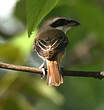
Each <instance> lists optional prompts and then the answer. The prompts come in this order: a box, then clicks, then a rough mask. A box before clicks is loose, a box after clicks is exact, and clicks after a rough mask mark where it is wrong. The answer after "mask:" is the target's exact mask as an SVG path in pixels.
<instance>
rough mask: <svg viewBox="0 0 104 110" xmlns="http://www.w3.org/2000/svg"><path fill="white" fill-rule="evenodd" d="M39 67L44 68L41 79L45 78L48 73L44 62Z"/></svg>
mask: <svg viewBox="0 0 104 110" xmlns="http://www.w3.org/2000/svg"><path fill="white" fill-rule="evenodd" d="M39 68H40V69H42V73H43V74H41V79H43V78H44V77H45V75H46V68H45V66H44V63H43V64H42V65H41V66H40V67H39Z"/></svg>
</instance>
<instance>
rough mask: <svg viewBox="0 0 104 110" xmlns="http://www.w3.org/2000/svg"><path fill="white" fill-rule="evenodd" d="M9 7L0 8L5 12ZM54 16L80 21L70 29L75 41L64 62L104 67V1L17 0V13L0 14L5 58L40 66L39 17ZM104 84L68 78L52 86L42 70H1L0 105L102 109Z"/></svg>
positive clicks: (3, 108)
mask: <svg viewBox="0 0 104 110" xmlns="http://www.w3.org/2000/svg"><path fill="white" fill-rule="evenodd" d="M0 2H1V1H0ZM9 2H10V1H9V0H8V1H6V2H5V5H6V4H9ZM1 3H2V2H1ZM5 8H6V7H0V10H1V12H3V10H4V9H5ZM4 14H5V13H4ZM52 16H66V17H71V18H73V19H76V20H78V21H79V22H80V24H81V25H80V26H79V27H76V28H73V29H72V30H70V31H69V32H68V33H67V36H68V38H69V40H70V44H69V45H68V47H67V52H66V56H65V57H64V59H63V61H62V65H64V68H66V69H69V70H76V71H78V70H80V71H103V70H104V58H103V57H104V22H103V20H104V1H103V0H63V1H62V0H39V1H37V0H27V1H26V0H19V1H18V2H16V1H15V7H14V8H13V9H12V12H11V13H10V14H9V15H8V16H7V17H4V16H3V15H1V16H0V61H2V62H6V63H11V64H18V65H27V66H33V67H39V65H40V64H41V63H42V60H41V59H40V58H39V57H38V56H37V54H36V52H34V50H33V40H34V36H35V35H36V32H37V29H38V25H39V24H40V22H42V21H44V20H46V19H48V18H49V17H52ZM27 30H28V33H27ZM28 35H29V36H30V38H28ZM103 83H104V81H99V80H97V79H91V78H73V77H65V78H64V84H63V85H61V86H60V87H48V86H47V85H46V82H45V80H41V79H40V76H38V75H35V74H31V73H23V72H14V71H10V70H9V71H7V70H2V69H0V110H44V109H45V110H49V109H50V110H53V109H54V110H82V109H84V110H103V109H104V94H103V93H104V84H103Z"/></svg>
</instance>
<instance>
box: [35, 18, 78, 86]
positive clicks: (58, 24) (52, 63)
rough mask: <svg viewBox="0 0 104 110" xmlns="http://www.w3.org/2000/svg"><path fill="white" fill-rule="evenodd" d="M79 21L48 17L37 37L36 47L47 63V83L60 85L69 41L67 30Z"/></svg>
mask: <svg viewBox="0 0 104 110" xmlns="http://www.w3.org/2000/svg"><path fill="white" fill-rule="evenodd" d="M78 25H79V22H77V21H75V20H72V19H68V18H66V17H54V18H50V19H48V20H47V21H46V22H45V23H44V24H43V26H42V27H41V29H40V30H39V32H38V34H37V36H36V37H35V43H34V49H35V51H36V52H37V53H38V55H39V56H40V57H41V58H42V59H43V60H45V61H46V64H47V84H48V85H49V86H51V85H54V86H59V85H60V84H61V83H63V77H62V75H61V73H60V71H59V64H60V61H61V59H62V56H63V55H64V52H65V48H66V46H67V45H68V43H69V41H68V38H67V36H66V32H67V31H68V30H69V29H71V28H72V27H74V26H78Z"/></svg>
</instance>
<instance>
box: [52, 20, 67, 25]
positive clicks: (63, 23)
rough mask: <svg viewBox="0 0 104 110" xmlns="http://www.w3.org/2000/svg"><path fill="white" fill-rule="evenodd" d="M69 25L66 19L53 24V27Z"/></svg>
mask: <svg viewBox="0 0 104 110" xmlns="http://www.w3.org/2000/svg"><path fill="white" fill-rule="evenodd" d="M68 23H69V21H68V20H66V19H58V20H56V21H55V22H53V23H52V24H51V26H52V27H59V26H64V25H67V24H68Z"/></svg>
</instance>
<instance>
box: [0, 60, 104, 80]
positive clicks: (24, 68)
mask: <svg viewBox="0 0 104 110" xmlns="http://www.w3.org/2000/svg"><path fill="white" fill-rule="evenodd" d="M0 68H3V69H9V70H16V71H23V72H31V73H36V74H41V75H42V70H41V69H39V68H34V67H27V66H17V65H13V64H7V63H2V62H0ZM62 74H63V76H75V77H92V78H98V79H103V78H104V72H85V71H69V70H64V69H62Z"/></svg>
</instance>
